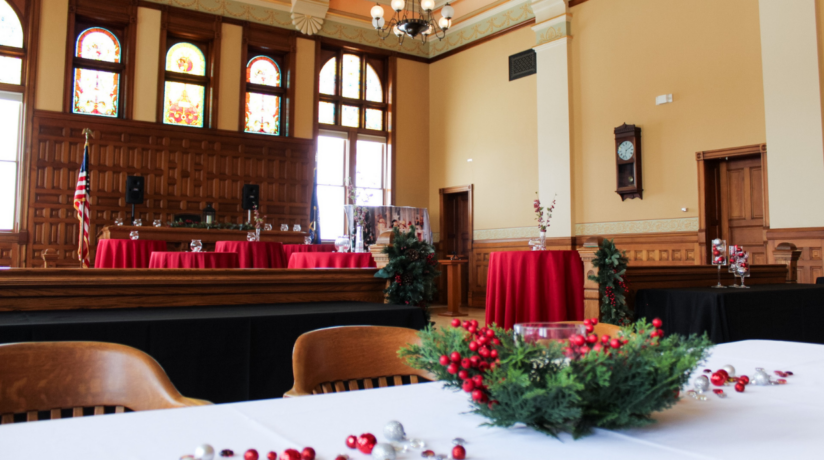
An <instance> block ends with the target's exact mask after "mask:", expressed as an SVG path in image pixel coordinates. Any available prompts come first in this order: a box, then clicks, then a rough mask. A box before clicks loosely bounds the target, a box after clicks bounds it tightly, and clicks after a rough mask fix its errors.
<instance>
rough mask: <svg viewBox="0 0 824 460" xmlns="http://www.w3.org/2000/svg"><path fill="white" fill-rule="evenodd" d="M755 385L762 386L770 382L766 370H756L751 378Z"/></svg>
mask: <svg viewBox="0 0 824 460" xmlns="http://www.w3.org/2000/svg"><path fill="white" fill-rule="evenodd" d="M752 381H753V383H755V384H756V385H760V386H764V385H769V384H770V376H769V375H767V373H766V372H756V373H755V375H754V376H753V378H752Z"/></svg>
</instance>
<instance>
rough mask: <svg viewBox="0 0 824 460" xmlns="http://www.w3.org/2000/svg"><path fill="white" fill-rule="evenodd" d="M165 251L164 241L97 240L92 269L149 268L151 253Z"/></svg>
mask: <svg viewBox="0 0 824 460" xmlns="http://www.w3.org/2000/svg"><path fill="white" fill-rule="evenodd" d="M165 250H166V242H165V241H155V240H98V241H97V254H95V256H94V268H149V258H151V256H152V252H155V251H165Z"/></svg>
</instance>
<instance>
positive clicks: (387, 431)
mask: <svg viewBox="0 0 824 460" xmlns="http://www.w3.org/2000/svg"><path fill="white" fill-rule="evenodd" d="M383 434H384V436H386V438H387V439H389V440H390V441H402V440H404V439H406V432H405V431H403V425H401V422H398V421H395V420H392V421H391V422H387V424H386V426H384V427H383Z"/></svg>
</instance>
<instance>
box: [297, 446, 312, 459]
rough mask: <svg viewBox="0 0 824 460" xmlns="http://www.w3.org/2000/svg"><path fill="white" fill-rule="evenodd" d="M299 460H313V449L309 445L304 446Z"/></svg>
mask: <svg viewBox="0 0 824 460" xmlns="http://www.w3.org/2000/svg"><path fill="white" fill-rule="evenodd" d="M300 458H301V460H315V449H312V448H311V447H304V448H303V452H301V453H300Z"/></svg>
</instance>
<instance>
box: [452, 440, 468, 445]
mask: <svg viewBox="0 0 824 460" xmlns="http://www.w3.org/2000/svg"><path fill="white" fill-rule="evenodd" d="M452 444H454V445H456V446H462V445H464V444H466V440H464V438H455V439H453V440H452Z"/></svg>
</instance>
